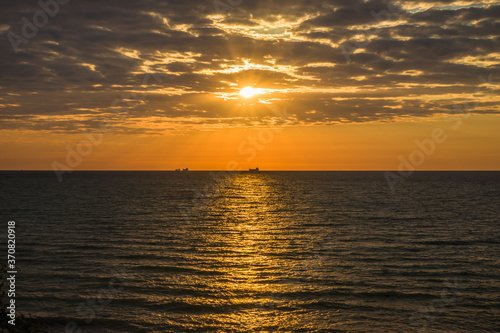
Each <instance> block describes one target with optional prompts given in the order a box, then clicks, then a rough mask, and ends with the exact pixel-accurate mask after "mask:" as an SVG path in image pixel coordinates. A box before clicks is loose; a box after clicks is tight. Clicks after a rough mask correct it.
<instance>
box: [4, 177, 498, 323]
mask: <svg viewBox="0 0 500 333" xmlns="http://www.w3.org/2000/svg"><path fill="white" fill-rule="evenodd" d="M220 176H221V174H219V173H212V174H211V173H209V172H187V173H182V172H181V173H175V172H74V173H72V174H70V175H67V174H65V175H64V181H63V182H62V183H59V182H58V180H57V178H56V176H55V174H54V173H52V172H0V192H1V199H2V202H1V203H0V205H1V206H0V207H1V218H2V228H3V229H4V230H3V231H2V230H0V234H3V238H1V241H2V243H3V244H4V245H3V246H2V248H3V249H4V250H2V252H3V253H4V254H5V253H6V251H5V240H6V238H5V234H6V224H7V221H9V220H15V221H16V245H17V253H16V255H17V271H18V274H17V276H16V304H17V310H18V311H20V312H22V313H24V314H32V315H33V316H39V317H43V318H45V320H46V322H47V323H49V324H50V326H51V327H53V329H54V330H55V331H56V332H64V331H65V329H64V327H66V332H499V331H500V319H499V318H500V280H499V277H500V259H499V258H500V223H499V222H500V221H499V219H500V173H499V172H417V173H415V174H414V175H412V176H411V177H409V178H408V179H406V180H405V181H404V182H401V183H398V184H397V185H396V187H395V192H394V193H392V192H391V191H390V188H389V186H388V184H387V182H386V180H385V178H384V173H383V172H260V173H241V174H233V175H231V176H230V177H225V176H224V175H222V177H220ZM2 256H4V255H2ZM5 257H6V255H5ZM2 260H5V259H2ZM79 329H80V330H81V331H78V330H79Z"/></svg>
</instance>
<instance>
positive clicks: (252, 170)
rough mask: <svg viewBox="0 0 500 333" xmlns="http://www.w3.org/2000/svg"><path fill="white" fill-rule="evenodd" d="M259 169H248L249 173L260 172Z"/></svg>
mask: <svg viewBox="0 0 500 333" xmlns="http://www.w3.org/2000/svg"><path fill="white" fill-rule="evenodd" d="M259 171H260V170H259V168H255V169H248V172H259Z"/></svg>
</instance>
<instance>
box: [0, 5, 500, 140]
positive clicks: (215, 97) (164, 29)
mask: <svg viewBox="0 0 500 333" xmlns="http://www.w3.org/2000/svg"><path fill="white" fill-rule="evenodd" d="M50 1H51V0H47V2H50ZM54 1H55V0H53V1H52V2H54ZM222 2H224V0H222ZM233 4H235V3H234V2H233ZM0 7H1V8H0V19H1V21H2V22H3V23H2V25H1V26H0V40H1V41H2V43H3V46H2V48H1V49H0V50H1V51H0V73H1V76H0V108H1V110H2V111H1V113H0V128H3V129H13V128H19V129H32V130H37V131H52V132H73V131H79V130H90V129H92V127H93V126H96V124H98V121H99V120H101V119H103V118H107V119H115V118H117V117H116V115H114V114H113V112H114V110H113V108H112V107H111V105H112V103H113V101H115V100H117V99H118V100H120V99H123V98H124V97H123V96H131V95H132V94H134V93H135V94H138V93H141V94H142V93H144V92H145V93H146V95H145V98H144V100H141V101H140V103H138V105H137V106H136V107H135V108H134V109H133V110H132V111H131V115H130V117H129V118H127V119H122V120H121V121H119V122H118V121H116V122H117V125H116V128H117V129H118V130H120V131H123V132H127V131H128V132H131V133H141V132H142V133H162V131H172V130H176V131H182V130H183V128H191V129H196V128H199V129H210V128H216V127H217V126H221V124H227V125H228V126H246V125H248V124H250V122H253V123H255V122H260V123H261V124H263V125H264V124H265V123H266V119H268V117H271V114H272V112H271V109H272V108H273V107H276V106H283V105H287V106H288V110H289V111H288V112H289V113H291V114H292V115H293V117H294V119H295V120H294V121H295V123H297V124H306V125H307V124H310V125H314V124H335V123H339V122H366V121H392V120H394V119H398V118H405V117H430V116H433V115H436V114H441V113H446V112H449V111H450V110H451V109H453V105H454V104H457V103H463V102H464V101H474V100H476V101H478V107H477V108H476V110H475V112H478V113H498V112H499V111H500V110H499V102H500V98H498V96H497V95H498V94H497V95H495V94H493V97H491V96H492V95H491V94H490V95H488V96H489V97H487V94H485V93H479V94H478V91H477V90H478V87H480V88H481V89H483V88H486V86H484V85H483V86H481V85H480V81H479V80H478V77H479V76H482V77H487V76H488V75H490V74H492V75H493V77H494V78H498V77H499V76H500V67H499V64H500V57H499V56H498V54H499V53H498V50H499V49H500V48H499V47H500V35H499V32H500V29H499V28H500V21H499V19H498V18H499V17H500V6H498V5H497V4H496V3H495V2H494V1H453V0H449V1H437V2H436V1H417V2H412V3H411V4H409V3H406V2H402V1H385V0H370V1H361V0H350V1H344V0H332V1H317V0H310V1H302V0H301V1H299V0H291V1H287V2H286V4H284V3H283V2H282V1H276V0H275V1H272V0H266V1H263V0H259V1H250V0H243V1H242V2H241V4H240V5H237V6H231V5H228V6H227V8H226V9H227V11H225V12H224V11H223V12H220V11H217V10H216V8H215V7H214V5H213V2H212V1H211V0H207V1H205V0H203V1H202V0H193V1H189V2H188V1H180V0H179V1H175V0H170V1H159V0H158V1H153V0H148V1H140V2H138V1H131V0H130V1H123V0H121V1H118V0H108V1H104V2H102V1H94V0H81V1H70V2H69V3H68V4H65V5H59V12H58V13H57V14H56V15H54V17H47V19H48V21H47V24H46V25H45V26H43V27H40V28H39V29H38V30H39V31H38V32H37V34H36V36H34V37H32V38H26V39H27V40H28V42H27V43H22V44H20V45H19V51H18V52H17V53H16V52H14V49H13V47H12V45H11V42H10V41H9V34H10V36H12V34H13V33H14V34H16V35H18V36H21V37H23V32H22V29H23V25H24V24H25V22H26V20H27V21H28V22H32V20H33V15H34V14H36V13H37V11H40V10H41V8H40V7H39V6H38V5H37V4H36V3H35V2H32V1H10V2H3V3H2V4H1V5H0ZM23 18H26V19H25V20H24V23H23V21H22V20H23ZM23 38H24V37H23ZM346 52H347V53H346ZM346 55H347V57H346ZM147 73H156V74H161V77H162V81H161V83H158V82H155V83H151V84H149V85H147V86H145V85H144V84H143V82H142V80H143V78H144V76H145V75H147ZM247 85H253V86H256V87H259V88H266V89H269V91H272V93H267V94H264V95H262V96H260V97H259V99H256V100H253V101H244V100H242V99H241V98H239V96H238V91H239V90H240V89H241V88H243V87H245V86H247ZM487 88H490V89H498V85H497V84H495V83H494V82H493V83H491V84H490V85H489V86H488V87H487ZM484 91H486V90H484ZM488 91H489V90H488ZM495 96H496V97H495ZM473 111H474V110H473ZM242 112H245V113H242ZM242 114H244V116H242ZM113 121H115V120H113ZM118 123H119V124H118ZM162 124H163V127H162Z"/></svg>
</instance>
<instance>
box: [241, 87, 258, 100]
mask: <svg viewBox="0 0 500 333" xmlns="http://www.w3.org/2000/svg"><path fill="white" fill-rule="evenodd" d="M263 93H264V91H263V89H258V88H252V87H245V88H243V89H241V91H240V95H241V97H243V98H251V97H254V96H255V95H258V94H263Z"/></svg>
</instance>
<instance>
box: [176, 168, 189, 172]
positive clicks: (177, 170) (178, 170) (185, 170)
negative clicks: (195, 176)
mask: <svg viewBox="0 0 500 333" xmlns="http://www.w3.org/2000/svg"><path fill="white" fill-rule="evenodd" d="M175 171H176V172H181V171H184V172H187V171H189V168H186V169H182V170H181V169H175Z"/></svg>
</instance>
